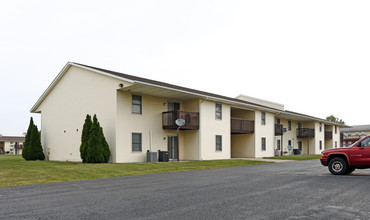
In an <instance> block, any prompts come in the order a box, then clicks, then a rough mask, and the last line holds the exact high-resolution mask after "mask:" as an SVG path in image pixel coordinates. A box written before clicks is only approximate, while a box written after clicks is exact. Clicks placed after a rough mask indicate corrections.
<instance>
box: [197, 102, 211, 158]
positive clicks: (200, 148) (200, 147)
mask: <svg viewBox="0 0 370 220" xmlns="http://www.w3.org/2000/svg"><path fill="white" fill-rule="evenodd" d="M208 99H209V96H207V97H206V98H205V99H203V100H201V101H200V102H199V160H203V158H202V123H201V115H202V103H203V102H204V101H207V100H208Z"/></svg>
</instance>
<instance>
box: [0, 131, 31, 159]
mask: <svg viewBox="0 0 370 220" xmlns="http://www.w3.org/2000/svg"><path fill="white" fill-rule="evenodd" d="M24 140H25V137H23V136H1V135H0V154H22V150H23V142H24Z"/></svg>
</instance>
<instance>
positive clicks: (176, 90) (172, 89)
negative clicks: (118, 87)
mask: <svg viewBox="0 0 370 220" xmlns="http://www.w3.org/2000/svg"><path fill="white" fill-rule="evenodd" d="M135 83H137V84H142V85H147V86H153V87H157V88H161V89H167V90H171V91H175V92H182V93H186V94H189V95H195V96H200V97H202V98H206V99H209V98H212V99H214V100H218V101H221V102H225V103H229V104H238V105H244V106H248V107H251V108H254V109H258V110H264V111H267V112H274V113H276V112H280V111H279V110H273V109H269V108H263V107H260V106H255V105H249V104H246V103H241V102H236V101H231V100H226V99H221V98H217V97H212V96H206V95H202V94H199V93H193V92H188V91H184V90H180V89H174V88H169V87H165V86H159V85H155V84H151V83H146V82H141V81H135Z"/></svg>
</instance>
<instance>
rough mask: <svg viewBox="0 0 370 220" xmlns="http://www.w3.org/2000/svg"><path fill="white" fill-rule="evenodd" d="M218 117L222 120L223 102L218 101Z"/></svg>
mask: <svg viewBox="0 0 370 220" xmlns="http://www.w3.org/2000/svg"><path fill="white" fill-rule="evenodd" d="M216 119H219V120H222V104H218V103H216Z"/></svg>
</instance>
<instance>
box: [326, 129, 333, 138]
mask: <svg viewBox="0 0 370 220" xmlns="http://www.w3.org/2000/svg"><path fill="white" fill-rule="evenodd" d="M325 139H333V132H332V131H325Z"/></svg>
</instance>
